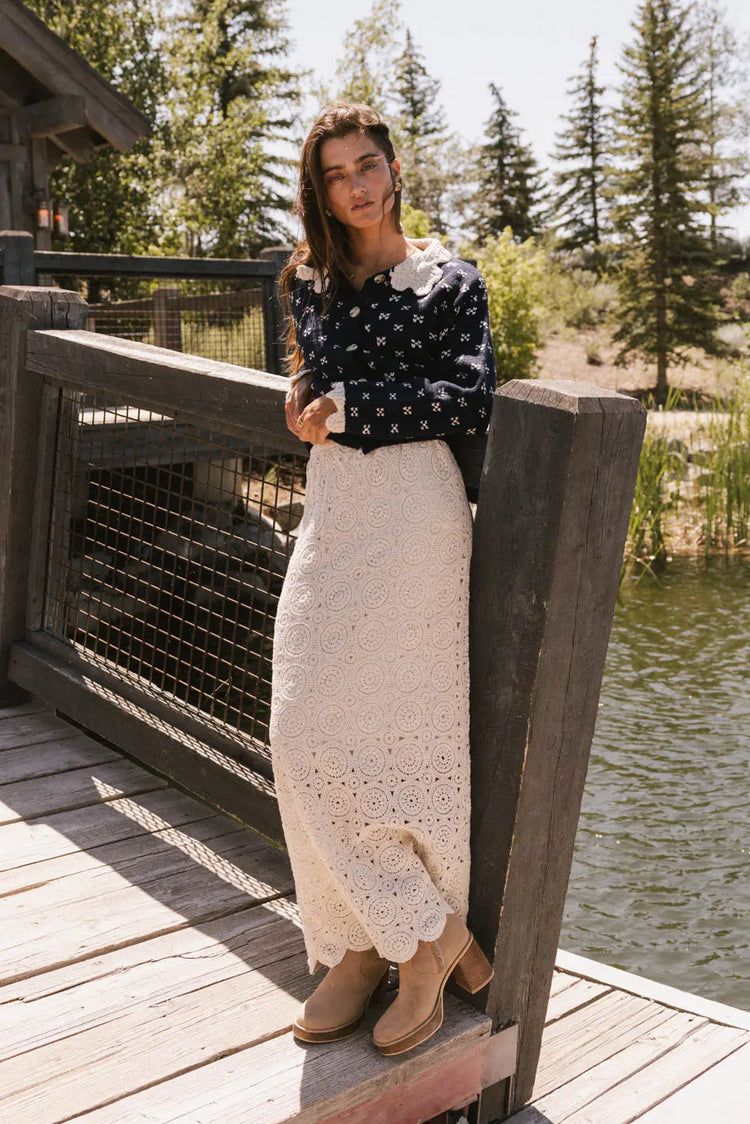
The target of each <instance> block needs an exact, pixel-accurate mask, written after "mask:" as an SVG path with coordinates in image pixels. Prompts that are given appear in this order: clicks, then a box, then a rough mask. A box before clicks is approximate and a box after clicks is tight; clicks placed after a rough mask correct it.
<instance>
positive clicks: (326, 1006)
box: [292, 948, 389, 1042]
mask: <svg viewBox="0 0 750 1124" xmlns="http://www.w3.org/2000/svg"><path fill="white" fill-rule="evenodd" d="M388 968H389V963H388V961H387V960H383V958H382V957H381V956H379V955H378V953H377V952H376V950H375V949H374V948H368V949H366V950H365V951H364V952H355V951H354V950H353V949H347V951H346V952H345V954H344V957H343V959H342V960H341V961H340V962H339V963H338V964H335V965H334V967H333V968H329V969H328V971H327V973H326V975H325V976H324V978H323V979H322V980H321V982H320V983H319V984H318V986H317V987H316V988H315V991H314V992H313V993H312V995H311V996H310V997H309V999H307V1000H306V1002H305V1003H304V1004H303V1006H302V1009H301V1010H300V1013H299V1014H298V1015H297V1018H296V1019H295V1020H294V1024H293V1026H292V1033H293V1034H294V1037H295V1038H298V1039H299V1040H300V1041H301V1042H336V1041H337V1040H338V1039H339V1038H346V1036H347V1034H351V1033H352V1031H354V1030H356V1029H357V1027H358V1026H359V1024H360V1023H361V1022H362V1018H363V1016H364V1013H365V1011H366V1010H367V1007H368V1005H369V1004H370V1003H371V1002H372V1003H374V1002H376V1001H377V999H378V998H380V996H381V994H383V993H384V991H385V986H386V984H387V982H388Z"/></svg>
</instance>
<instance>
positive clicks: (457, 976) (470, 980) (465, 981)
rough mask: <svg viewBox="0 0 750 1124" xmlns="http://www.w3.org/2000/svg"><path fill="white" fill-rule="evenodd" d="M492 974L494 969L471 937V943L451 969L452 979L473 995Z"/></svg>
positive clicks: (486, 982) (487, 981)
mask: <svg viewBox="0 0 750 1124" xmlns="http://www.w3.org/2000/svg"><path fill="white" fill-rule="evenodd" d="M494 974H495V969H494V968H493V967H492V965H491V964H490V962H489V960H488V959H487V957H486V956H485V955H484V953H483V952H482V950H481V948H480V947H479V945H478V944H477V942H476V940H475V939H474V937H472V938H471V944H470V945H469V947H468V948H467V949H466V952H465V953H464V954H463V956H462V957H461V959H460V960H459V962H458V964H456V967H455V968H454V969H453V979H454V980H455V981H456V983H457V984H458V986H459V987H462V988H463V989H464V991H469V992H471V994H472V995H473V994H474V992H476V991H481V989H482V988H483V987H486V986H487V984H488V983H489V982H490V980H491V979H492V977H493V976H494Z"/></svg>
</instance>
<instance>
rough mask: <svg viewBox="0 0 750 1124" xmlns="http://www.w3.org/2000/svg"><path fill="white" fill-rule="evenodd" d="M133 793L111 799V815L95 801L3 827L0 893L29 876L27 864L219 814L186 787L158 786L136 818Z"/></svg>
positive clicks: (140, 803)
mask: <svg viewBox="0 0 750 1124" xmlns="http://www.w3.org/2000/svg"><path fill="white" fill-rule="evenodd" d="M133 799H134V798H133V797H128V796H125V797H118V798H116V799H114V800H110V801H108V803H107V805H106V809H107V813H108V814H107V815H102V805H101V804H93V805H86V806H84V807H83V808H73V809H71V811H69V812H54V813H50V814H47V815H45V816H44V818H43V819H38V820H35V819H32V818H28V819H26V820H18V821H16V822H15V823H12V824H6V825H5V826H3V827H0V871H2V872H3V875H2V878H0V887H2V889H0V893H8V892H9V891H10V890H11V889H12V887H13V881H12V880H13V879H14V878H20V879H22V878H24V877H26V874H25V873H22V871H21V868H22V867H25V866H31V865H34V864H36V863H40V862H44V861H45V860H48V859H54V858H59V857H60V856H62V855H68V854H74V853H75V852H76V851H88V850H90V849H92V848H99V847H102V846H105V845H106V844H107V843H114V842H117V840H119V839H129V838H130V837H131V836H134V835H143V834H147V833H148V832H149V831H154V830H156V827H157V825H158V826H159V827H160V828H167V827H182V826H184V825H185V824H188V823H192V822H195V821H197V820H205V819H208V818H209V817H210V816H213V815H215V814H216V813H215V812H214V811H213V809H212V808H209V807H208V806H207V805H206V804H202V803H201V802H200V801H199V800H196V799H194V798H193V797H191V796H187V795H185V793H183V792H179V791H177V790H176V789H173V788H157V789H153V790H151V791H149V792H144V793H140V794H139V795H138V797H137V807H138V808H139V809H140V816H139V817H138V819H135V818H134V817H133ZM27 873H29V872H27ZM6 877H7V878H8V879H9V881H8V882H7V883H6V882H5V881H4V879H5V878H6ZM35 880H36V881H38V879H35Z"/></svg>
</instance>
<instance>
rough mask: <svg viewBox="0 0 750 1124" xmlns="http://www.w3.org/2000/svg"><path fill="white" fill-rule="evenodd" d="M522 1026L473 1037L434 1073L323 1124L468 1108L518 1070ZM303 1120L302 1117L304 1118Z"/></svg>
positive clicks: (369, 1122) (386, 1122) (401, 1120)
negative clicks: (475, 1099)
mask: <svg viewBox="0 0 750 1124" xmlns="http://www.w3.org/2000/svg"><path fill="white" fill-rule="evenodd" d="M517 1049H518V1027H517V1026H516V1025H515V1024H514V1025H513V1026H509V1027H506V1028H505V1029H504V1030H501V1031H498V1033H497V1034H492V1035H487V1036H486V1037H485V1038H480V1039H475V1040H474V1041H473V1042H471V1043H470V1044H469V1045H467V1046H465V1047H464V1048H463V1049H462V1050H460V1051H458V1052H457V1053H456V1054H454V1055H453V1056H452V1057H450V1058H448V1059H446V1061H444V1062H442V1063H439V1064H438V1065H436V1066H435V1067H434V1069H429V1070H427V1071H426V1072H422V1073H420V1074H419V1076H417V1077H414V1078H412V1079H411V1080H409V1079H407V1080H406V1081H404V1082H403V1083H401V1084H399V1085H396V1086H395V1087H393V1088H390V1089H387V1090H385V1091H384V1092H383V1093H382V1094H381V1095H380V1096H376V1097H371V1098H370V1099H369V1100H366V1101H361V1102H360V1103H359V1104H356V1105H352V1106H351V1107H350V1108H347V1109H346V1110H345V1111H344V1112H340V1113H336V1115H335V1116H325V1117H316V1119H317V1120H319V1121H320V1124H422V1122H424V1121H429V1119H430V1117H432V1116H437V1114H438V1113H440V1112H445V1111H446V1110H448V1109H451V1108H457V1107H462V1106H464V1105H466V1104H469V1103H470V1102H471V1101H472V1100H473V1099H474V1097H476V1096H477V1094H478V1093H480V1092H481V1091H482V1089H486V1088H487V1086H488V1085H494V1084H495V1083H496V1082H497V1081H502V1080H503V1079H504V1078H506V1077H510V1076H511V1075H512V1074H513V1073H515V1070H516V1053H517ZM303 1119H304V1117H303Z"/></svg>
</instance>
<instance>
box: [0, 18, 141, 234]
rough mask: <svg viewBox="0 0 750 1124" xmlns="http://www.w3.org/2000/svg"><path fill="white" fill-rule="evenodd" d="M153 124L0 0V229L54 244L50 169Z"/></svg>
mask: <svg viewBox="0 0 750 1124" xmlns="http://www.w3.org/2000/svg"><path fill="white" fill-rule="evenodd" d="M149 129H150V125H149V122H148V120H147V118H146V117H144V115H143V114H142V113H140V112H139V111H138V110H137V109H136V108H135V106H134V105H133V104H132V103H131V102H130V101H128V99H127V98H125V97H123V96H122V94H119V93H118V92H117V90H116V89H115V88H114V86H112V85H111V84H110V83H109V82H107V81H105V79H104V78H102V76H101V75H100V74H97V72H96V71H95V70H94V68H93V67H92V66H90V65H89V64H88V63H87V62H86V60H85V59H84V58H82V56H81V55H79V54H78V53H77V52H76V51H74V50H72V49H71V48H70V47H69V46H68V45H67V44H66V43H65V42H64V41H63V40H62V39H61V38H60V36H59V35H56V34H55V33H54V32H53V31H51V30H50V29H49V28H48V27H47V25H46V24H45V23H44V22H43V21H42V20H40V19H39V18H38V16H35V15H34V13H33V12H31V11H29V9H28V8H26V7H25V6H24V5H23V4H21V3H20V2H19V0H0V230H15V231H26V232H28V233H31V234H33V235H34V237H35V241H36V248H37V249H38V250H49V249H51V246H52V224H53V219H52V215H51V212H50V202H51V200H50V193H49V174H50V172H51V171H52V170H53V169H54V168H56V167H57V165H58V164H59V163H60V162H61V160H63V159H64V157H66V156H71V157H72V158H73V159H74V160H77V161H78V162H79V163H85V162H87V161H89V160H91V159H92V157H93V155H94V153H95V152H96V150H97V149H99V148H102V147H104V146H105V145H112V146H113V147H114V148H116V149H117V150H118V151H119V152H128V151H129V150H130V149H131V148H132V147H133V145H134V144H135V143H136V141H137V140H138V139H139V137H143V136H145V135H146V134H147V133H148V132H149Z"/></svg>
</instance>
